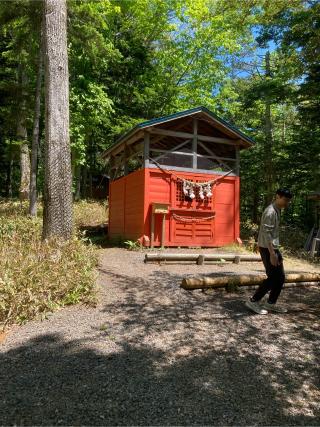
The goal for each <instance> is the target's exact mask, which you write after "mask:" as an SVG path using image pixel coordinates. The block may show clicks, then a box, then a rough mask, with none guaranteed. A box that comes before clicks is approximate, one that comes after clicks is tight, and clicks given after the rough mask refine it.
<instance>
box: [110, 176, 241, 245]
mask: <svg viewBox="0 0 320 427" xmlns="http://www.w3.org/2000/svg"><path fill="white" fill-rule="evenodd" d="M174 175H178V176H179V177H181V178H186V179H190V180H192V181H199V182H204V181H208V180H210V179H212V177H213V175H212V174H200V173H199V174H198V173H192V172H174V173H172V175H170V172H169V171H168V174H165V173H164V172H162V171H160V170H159V169H143V170H139V171H136V172H134V173H131V174H129V175H127V176H126V177H122V178H120V179H118V180H116V181H113V182H112V183H111V184H110V194H109V206H110V207H109V235H110V236H116V235H121V236H123V237H125V238H128V239H132V240H136V239H140V238H142V237H143V236H144V235H145V236H148V237H150V227H151V224H150V222H151V221H150V220H151V209H152V208H151V206H152V203H154V202H159V203H169V205H170V213H169V214H168V215H167V217H166V224H165V225H166V233H165V234H166V241H165V246H209V247H210V246H223V245H226V244H228V243H232V242H234V241H235V240H236V238H237V237H239V223H240V217H239V196H240V195H239V191H240V188H239V187H240V186H239V177H234V176H228V177H225V178H223V180H222V181H221V183H220V184H219V185H217V186H215V187H214V188H213V197H212V198H210V199H207V200H205V201H201V200H200V199H199V198H196V199H194V200H193V201H192V202H186V201H185V200H184V197H183V193H182V184H181V181H178V180H177V179H175V177H174ZM216 177H218V175H216ZM213 215H214V218H213V219H210V217H212V216H213ZM188 218H193V219H195V220H196V222H189V221H187V222H185V221H183V220H182V219H188ZM161 221H162V216H161V215H156V221H155V246H159V245H160V240H161Z"/></svg>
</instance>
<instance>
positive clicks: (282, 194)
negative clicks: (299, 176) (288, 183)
mask: <svg viewBox="0 0 320 427" xmlns="http://www.w3.org/2000/svg"><path fill="white" fill-rule="evenodd" d="M276 194H279V196H280V197H287V198H288V199H292V196H293V194H292V193H291V191H290V190H289V189H288V188H279V189H278V190H277V191H276Z"/></svg>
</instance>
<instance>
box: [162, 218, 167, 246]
mask: <svg viewBox="0 0 320 427" xmlns="http://www.w3.org/2000/svg"><path fill="white" fill-rule="evenodd" d="M165 235H166V214H163V215H162V230H161V248H162V249H163V248H164V240H165Z"/></svg>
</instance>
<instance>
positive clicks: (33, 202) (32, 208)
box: [29, 19, 44, 216]
mask: <svg viewBox="0 0 320 427" xmlns="http://www.w3.org/2000/svg"><path fill="white" fill-rule="evenodd" d="M43 22H44V19H42V22H41V29H40V43H39V59H38V74H37V84H36V94H35V108H34V119H33V133H32V148H31V171H30V196H29V213H30V215H31V216H37V168H38V150H39V122H40V114H41V108H40V107H41V85H42V74H43V35H44V34H43V33H44V28H43Z"/></svg>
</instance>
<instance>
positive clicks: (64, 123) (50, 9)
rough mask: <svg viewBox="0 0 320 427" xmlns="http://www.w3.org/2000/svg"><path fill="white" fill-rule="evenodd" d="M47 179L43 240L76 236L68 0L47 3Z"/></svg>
mask: <svg viewBox="0 0 320 427" xmlns="http://www.w3.org/2000/svg"><path fill="white" fill-rule="evenodd" d="M44 14H45V100H46V138H45V165H44V166H45V177H44V181H45V184H44V212H43V233H42V237H43V239H46V238H48V237H51V236H60V237H62V238H64V239H68V238H70V237H71V234H72V223H73V218H72V176H71V152H70V139H69V74H68V52H67V5H66V0H44Z"/></svg>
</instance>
